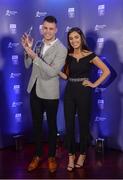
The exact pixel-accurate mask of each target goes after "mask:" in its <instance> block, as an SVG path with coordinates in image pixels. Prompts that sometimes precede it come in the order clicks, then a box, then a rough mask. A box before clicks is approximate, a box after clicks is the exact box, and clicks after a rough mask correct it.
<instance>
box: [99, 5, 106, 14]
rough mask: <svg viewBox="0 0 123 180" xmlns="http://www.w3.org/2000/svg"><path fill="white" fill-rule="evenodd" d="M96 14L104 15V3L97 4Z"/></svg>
mask: <svg viewBox="0 0 123 180" xmlns="http://www.w3.org/2000/svg"><path fill="white" fill-rule="evenodd" d="M98 15H99V16H104V15H105V5H104V4H101V5H99V6H98Z"/></svg>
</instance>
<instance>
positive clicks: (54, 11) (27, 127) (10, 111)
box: [0, 0, 123, 150]
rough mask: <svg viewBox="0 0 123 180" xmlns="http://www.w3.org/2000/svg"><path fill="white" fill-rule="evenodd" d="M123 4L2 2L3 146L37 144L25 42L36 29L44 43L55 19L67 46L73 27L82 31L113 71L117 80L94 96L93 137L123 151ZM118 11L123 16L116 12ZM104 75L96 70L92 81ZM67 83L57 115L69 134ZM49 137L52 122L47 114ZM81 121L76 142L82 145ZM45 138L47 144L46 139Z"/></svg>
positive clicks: (60, 126)
mask: <svg viewBox="0 0 123 180" xmlns="http://www.w3.org/2000/svg"><path fill="white" fill-rule="evenodd" d="M122 7H123V2H122V0H117V1H116V0H112V1H109V0H107V1H106V0H93V1H90V0H83V1H82V0H67V1H66V0H59V1H58V0H37V1H30V0H26V1H24V0H18V1H16V0H11V1H10V0H1V2H0V20H1V28H0V147H1V148H2V147H5V146H8V145H11V144H13V143H14V142H13V141H14V138H13V137H15V136H16V135H23V136H24V138H25V139H26V141H27V142H29V141H32V140H33V133H32V121H31V113H30V105H29V95H28V93H27V91H26V88H27V84H28V80H29V76H30V73H31V70H29V71H27V70H26V69H25V67H24V61H23V58H24V57H23V49H22V46H21V43H20V39H21V36H22V34H23V33H24V32H27V31H29V29H30V27H32V37H33V38H34V39H35V41H37V40H40V39H41V35H40V28H41V23H42V20H43V19H44V17H45V16H47V15H54V16H55V17H56V18H57V20H58V33H57V37H58V38H59V39H60V40H61V41H62V42H63V43H64V45H65V46H66V45H67V42H66V35H67V32H68V31H69V29H70V28H71V27H74V26H78V27H80V28H81V29H82V30H83V31H84V33H85V35H86V38H87V41H88V44H89V47H90V48H91V49H92V50H93V51H94V52H95V53H96V54H97V55H98V56H100V58H101V59H102V61H104V62H105V63H106V64H107V65H108V67H109V68H110V70H111V76H110V77H109V78H108V80H107V81H106V82H105V83H104V84H103V85H102V86H100V87H98V88H96V89H95V90H94V91H93V102H92V118H91V125H90V128H91V134H92V138H93V143H95V139H96V138H103V139H105V142H106V143H107V145H108V146H109V147H113V148H118V149H121V150H122V149H123V141H122V136H123V129H122V128H123V100H122V99H123V82H122V81H123V75H122V72H123V71H122V70H123V51H122V49H123V36H122V32H123V24H122V17H123V8H122ZM116 12H118V13H116ZM101 73H102V72H101V71H100V70H98V69H97V68H93V71H92V80H95V79H96V78H98V77H99V76H100V74H101ZM65 85H66V81H64V80H60V94H61V95H60V102H59V109H58V114H57V125H58V133H59V134H61V135H62V134H64V133H65V122H64V111H63V96H64V88H65ZM43 126H44V134H45V136H44V137H45V138H46V134H47V120H46V114H45V113H44V124H43ZM78 134H79V131H78V124H77V116H76V139H77V141H79V138H78V137H79V136H78ZM45 138H44V139H45Z"/></svg>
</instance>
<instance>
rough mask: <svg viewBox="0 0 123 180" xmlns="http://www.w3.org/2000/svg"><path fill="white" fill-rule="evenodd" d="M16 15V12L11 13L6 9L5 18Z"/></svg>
mask: <svg viewBox="0 0 123 180" xmlns="http://www.w3.org/2000/svg"><path fill="white" fill-rule="evenodd" d="M16 14H18V12H17V11H15V10H13V11H11V10H9V9H7V10H6V13H5V16H15V15H16Z"/></svg>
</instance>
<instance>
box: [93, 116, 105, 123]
mask: <svg viewBox="0 0 123 180" xmlns="http://www.w3.org/2000/svg"><path fill="white" fill-rule="evenodd" d="M106 119H107V118H106V117H100V116H96V118H95V122H99V121H105V120H106Z"/></svg>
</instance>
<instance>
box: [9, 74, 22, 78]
mask: <svg viewBox="0 0 123 180" xmlns="http://www.w3.org/2000/svg"><path fill="white" fill-rule="evenodd" d="M20 76H21V73H11V74H10V79H15V78H18V77H20Z"/></svg>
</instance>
